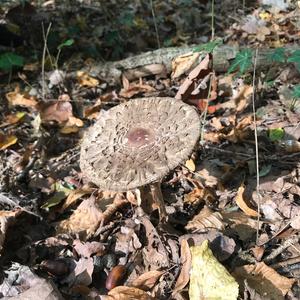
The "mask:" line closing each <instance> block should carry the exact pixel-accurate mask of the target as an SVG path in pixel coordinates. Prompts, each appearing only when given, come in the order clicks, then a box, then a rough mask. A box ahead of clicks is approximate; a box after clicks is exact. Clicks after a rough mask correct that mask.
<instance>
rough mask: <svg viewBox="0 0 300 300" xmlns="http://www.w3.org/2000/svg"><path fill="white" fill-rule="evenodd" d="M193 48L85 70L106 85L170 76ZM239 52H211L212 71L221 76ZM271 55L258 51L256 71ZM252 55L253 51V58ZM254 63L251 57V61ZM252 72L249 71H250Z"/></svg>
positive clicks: (158, 52) (230, 48)
mask: <svg viewBox="0 0 300 300" xmlns="http://www.w3.org/2000/svg"><path fill="white" fill-rule="evenodd" d="M194 49H195V46H185V47H170V48H162V49H158V50H154V51H149V52H145V53H142V54H140V55H136V56H133V57H129V58H126V59H123V60H120V61H116V62H106V63H99V64H96V65H93V66H90V67H86V68H85V69H84V71H85V72H88V73H89V74H90V75H91V76H95V77H99V78H102V79H104V80H106V81H113V82H120V80H121V76H122V75H125V76H126V78H127V79H128V80H135V79H138V78H140V77H145V76H148V75H157V74H161V73H162V72H166V73H170V72H171V68H172V60H173V59H174V58H176V57H177V56H179V55H183V54H186V53H188V52H192V51H193V50H194ZM296 49H299V46H298V45H290V46H287V47H285V50H286V53H287V54H290V53H291V52H292V51H294V50H296ZM240 50H241V49H239V47H233V46H227V45H222V46H219V47H217V48H215V50H214V52H213V57H214V70H215V71H216V72H217V73H223V72H226V71H227V70H228V67H229V66H230V61H232V60H233V59H234V58H235V57H236V55H237V54H238V52H239V51H240ZM272 51H274V49H271V48H268V49H266V48H259V49H258V55H257V62H256V65H257V69H258V70H266V69H268V68H269V67H270V66H271V65H272V64H273V63H272V62H271V61H270V59H268V56H269V55H270V54H271V53H272ZM254 53H255V51H254V50H253V56H254ZM253 59H254V57H253ZM250 70H251V69H250Z"/></svg>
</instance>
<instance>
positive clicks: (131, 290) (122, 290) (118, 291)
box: [108, 286, 155, 300]
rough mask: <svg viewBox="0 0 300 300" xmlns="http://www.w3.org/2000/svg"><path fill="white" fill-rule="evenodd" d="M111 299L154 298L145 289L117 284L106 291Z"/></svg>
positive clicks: (148, 299) (146, 299) (138, 299)
mask: <svg viewBox="0 0 300 300" xmlns="http://www.w3.org/2000/svg"><path fill="white" fill-rule="evenodd" d="M108 296H110V297H112V300H155V298H152V297H151V296H150V295H148V294H147V293H146V292H145V291H143V290H140V289H138V288H135V287H128V286H117V287H115V288H114V289H112V290H110V291H109V292H108Z"/></svg>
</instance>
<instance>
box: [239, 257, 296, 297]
mask: <svg viewBox="0 0 300 300" xmlns="http://www.w3.org/2000/svg"><path fill="white" fill-rule="evenodd" d="M233 276H234V277H235V278H236V280H237V281H239V282H240V284H241V287H243V281H244V280H245V279H246V280H247V282H248V284H249V286H250V287H251V288H254V289H255V290H256V291H257V292H258V293H259V294H260V295H261V296H266V297H268V299H276V300H277V299H278V300H280V299H282V300H283V299H284V296H285V295H286V294H287V292H288V291H289V290H290V289H291V287H292V285H293V284H294V282H295V279H290V278H286V277H284V276H281V275H279V274H278V273H277V272H276V271H275V270H274V269H272V268H271V267H268V266H267V265H266V264H265V263H263V262H260V263H258V264H256V265H245V266H242V267H238V268H236V269H235V270H234V272H233Z"/></svg>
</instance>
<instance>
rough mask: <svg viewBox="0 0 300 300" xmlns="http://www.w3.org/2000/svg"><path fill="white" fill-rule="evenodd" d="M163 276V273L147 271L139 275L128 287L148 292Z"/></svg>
mask: <svg viewBox="0 0 300 300" xmlns="http://www.w3.org/2000/svg"><path fill="white" fill-rule="evenodd" d="M163 274H164V271H158V270H153V271H149V272H146V273H144V274H142V275H140V276H139V277H138V278H136V279H135V280H134V281H133V282H132V283H131V284H130V285H131V286H133V287H136V288H140V289H142V290H144V291H148V290H150V289H152V288H153V287H154V285H155V284H156V282H157V280H158V279H159V278H160V276H161V275H163Z"/></svg>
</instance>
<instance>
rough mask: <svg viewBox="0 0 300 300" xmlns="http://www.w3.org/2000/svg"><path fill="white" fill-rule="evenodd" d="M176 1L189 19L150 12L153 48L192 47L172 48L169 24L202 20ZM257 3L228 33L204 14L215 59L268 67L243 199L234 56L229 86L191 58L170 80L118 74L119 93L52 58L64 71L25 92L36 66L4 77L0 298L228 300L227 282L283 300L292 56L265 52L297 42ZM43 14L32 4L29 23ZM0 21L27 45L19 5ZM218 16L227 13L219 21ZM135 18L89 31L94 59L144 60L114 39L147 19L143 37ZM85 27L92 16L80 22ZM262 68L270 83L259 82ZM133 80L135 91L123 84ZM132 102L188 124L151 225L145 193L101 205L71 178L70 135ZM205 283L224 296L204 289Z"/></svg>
mask: <svg viewBox="0 0 300 300" xmlns="http://www.w3.org/2000/svg"><path fill="white" fill-rule="evenodd" d="M191 2H193V5H196V6H195V8H194V9H193V10H186V7H178V6H177V5H178V4H175V3H171V2H169V1H168V3H167V4H166V3H160V4H159V3H155V5H154V6H155V7H154V8H155V10H156V11H157V12H161V13H162V14H167V15H168V18H167V19H168V22H166V23H164V22H165V21H163V20H161V21H159V22H162V24H163V25H162V27H160V34H161V35H162V36H164V35H166V34H170V33H174V37H173V40H170V41H169V43H171V44H172V43H175V44H176V45H179V44H180V43H181V41H184V39H185V38H187V41H189V42H192V41H193V42H196V43H197V44H199V43H203V42H205V41H207V40H208V38H207V37H206V36H205V35H204V34H203V36H202V37H201V38H203V39H202V40H201V39H200V40H199V39H198V40H193V36H194V34H190V33H188V34H187V36H186V37H185V36H184V35H182V32H181V31H182V30H184V26H183V25H182V24H185V22H182V21H183V20H184V17H185V14H187V13H188V15H189V16H190V14H191V12H196V13H197V14H196V15H197V17H198V16H199V15H200V11H202V12H203V11H205V5H204V6H203V7H202V6H201V5H202V4H201V5H200V4H199V3H197V4H195V3H194V2H195V1H191ZM262 2H264V4H265V5H266V6H257V7H256V8H251V9H250V7H248V8H247V10H245V11H244V12H243V16H242V20H241V21H239V22H236V23H234V24H231V25H230V26H227V25H228V22H229V19H230V18H228V20H227V18H226V20H221V19H219V16H220V15H222V13H220V14H219V13H218V14H217V15H216V20H217V32H218V34H220V35H222V34H226V43H227V45H228V46H230V45H237V44H239V45H244V46H245V45H247V46H263V45H268V46H269V47H274V46H275V47H280V48H277V51H276V53H275V54H273V55H272V56H271V58H270V59H271V60H272V63H273V65H272V68H271V69H270V70H269V71H268V70H263V71H261V72H260V71H259V72H258V75H257V76H258V77H259V78H258V80H257V81H258V83H257V86H256V90H255V96H256V103H255V104H256V118H257V120H256V126H257V135H258V147H259V156H258V159H259V170H258V171H259V176H260V178H259V179H260V186H259V194H257V191H256V172H257V170H256V165H255V158H256V156H255V142H254V129H255V124H254V120H253V113H252V112H251V106H252V96H253V92H254V89H253V86H252V83H251V80H249V77H248V75H247V72H248V70H250V69H251V68H250V67H251V65H252V62H251V59H252V55H253V52H251V51H250V50H249V49H248V50H247V49H245V50H244V51H242V52H240V53H239V54H238V55H237V56H236V57H235V59H234V60H233V61H232V62H231V67H230V68H229V69H228V68H227V70H228V73H229V72H231V71H232V72H233V71H235V74H233V75H232V74H218V73H215V72H214V60H215V59H217V58H216V57H214V54H213V52H212V51H211V50H209V51H208V50H207V51H206V52H205V49H204V48H203V47H202V48H201V47H198V50H197V49H196V50H195V51H194V52H188V53H186V54H184V55H180V56H178V57H177V58H176V59H174V60H173V61H172V66H171V70H168V69H167V68H165V67H162V66H161V65H160V64H149V65H148V66H147V67H146V68H144V70H143V68H139V69H133V70H126V71H124V72H123V76H120V79H122V80H120V82H122V86H120V85H119V84H117V83H116V82H111V81H109V80H108V78H106V77H105V76H104V77H103V76H95V74H89V73H88V72H87V71H86V69H85V68H84V67H86V66H87V65H88V64H90V63H91V61H92V60H91V61H90V62H88V61H84V60H83V59H82V58H80V57H78V59H77V58H75V57H71V56H70V57H68V55H66V56H63V57H62V58H60V60H59V61H63V60H65V61H66V62H67V63H69V65H68V64H66V65H68V68H67V67H66V65H62V66H61V67H59V68H56V69H51V60H52V63H53V58H51V57H50V56H49V57H47V60H46V61H45V67H46V69H47V70H46V74H45V80H46V83H42V81H41V80H40V78H41V74H40V73H41V72H40V70H39V67H34V68H29V66H30V64H29V63H26V64H25V65H24V68H23V69H22V65H23V63H22V64H20V63H18V61H16V62H15V63H14V62H13V64H12V66H11V67H12V68H15V67H19V68H20V69H19V71H20V72H19V74H18V77H15V76H13V77H12V78H11V79H12V82H13V85H7V84H3V85H2V84H1V86H3V87H4V88H3V92H1V93H2V96H3V101H4V102H5V103H4V104H3V105H2V106H1V108H0V113H1V122H0V168H1V174H0V200H1V201H0V205H1V216H0V225H1V226H0V227H1V228H0V246H1V247H0V248H1V252H0V255H1V263H2V265H3V273H2V274H1V275H2V278H3V281H2V283H1V284H0V292H1V293H2V294H1V296H4V297H12V299H14V298H15V299H18V298H19V297H23V298H26V297H28V298H30V297H31V298H33V297H36V295H37V294H39V295H41V299H63V298H70V299H75V298H80V297H81V298H83V299H86V298H88V299H110V300H112V299H181V300H184V299H186V300H187V299H199V298H201V297H203V299H209V298H211V297H215V294H214V295H211V294H210V293H212V292H217V293H219V294H221V295H222V297H223V299H225V298H226V296H225V295H227V294H228V295H230V296H228V299H237V297H238V296H237V294H238V290H237V282H238V284H239V289H240V291H239V293H240V297H242V296H243V295H244V296H245V297H247V299H260V298H263V297H265V298H266V299H284V297H286V296H287V295H288V297H290V298H293V297H294V298H297V297H299V295H298V294H297V289H299V283H298V281H299V280H298V279H299V273H300V272H299V258H298V257H299V247H300V245H299V238H298V230H299V228H300V226H299V223H300V222H299V217H300V211H299V194H300V189H299V165H298V156H299V153H300V150H299V149H300V147H299V138H300V131H299V123H300V120H299V107H298V105H297V102H295V100H294V99H295V98H297V97H298V96H299V95H298V94H299V93H297V92H298V87H297V85H296V86H294V88H291V85H295V84H297V78H298V79H299V55H298V54H299V53H298V52H297V50H296V51H294V52H292V54H291V56H290V57H288V58H287V57H286V55H287V54H286V52H285V51H283V50H279V49H283V47H284V45H285V44H287V43H288V42H295V41H297V40H298V36H297V35H298V32H299V22H298V23H297V13H298V10H299V8H297V7H293V6H290V7H289V6H288V4H286V3H284V6H282V3H281V1H275V2H276V3H275V4H274V3H271V2H272V1H262ZM266 2H268V3H266ZM273 2H274V1H273ZM270 3H271V5H273V6H271V7H270V6H268V5H270ZM227 4H228V5H221V6H222V7H220V5H219V4H217V3H216V9H220V11H219V12H224V10H225V11H226V9H227V12H226V14H228V10H230V9H231V8H232V4H231V3H227ZM103 5H105V6H106V11H109V12H110V13H111V14H112V15H113V14H115V13H116V11H121V10H122V8H123V4H120V5H121V6H122V8H119V9H112V7H113V4H103ZM132 5H133V6H135V5H137V7H138V4H132ZM185 5H187V6H188V5H189V4H185ZM50 6H51V3H47V4H46V3H45V7H44V9H45V11H47V9H48V8H50ZM168 6H174V9H173V10H171V11H170V9H169V7H168ZM275 6H276V7H277V8H276V7H275ZM93 9H95V8H93ZM239 9H240V8H239ZM6 10H7V12H8V13H7V16H6V17H7V18H8V19H10V22H13V23H15V24H16V26H18V27H19V30H21V32H22V33H23V35H24V38H25V39H26V38H28V33H26V30H25V31H24V28H25V27H26V26H24V24H28V17H29V18H31V17H33V16H36V14H37V11H38V9H36V8H35V7H34V6H33V5H31V4H29V3H27V2H26V1H25V5H24V6H16V7H15V8H6ZM92 11H93V10H92ZM150 11H151V10H150ZM233 11H235V8H234V10H232V11H230V12H229V14H232V15H231V16H232V20H235V19H236V15H235V14H234V13H233ZM139 13H140V14H144V16H142V15H141V16H142V17H141V18H140V17H134V19H131V14H130V13H129V14H125V15H122V16H118V17H117V18H116V20H118V24H119V27H120V30H121V29H124V28H125V31H124V32H125V33H124V32H122V31H120V32H119V37H118V34H115V33H113V32H111V31H109V30H108V29H107V28H106V27H105V28H103V29H101V28H100V27H101V26H100V27H99V26H98V28H97V30H96V28H94V30H95V31H93V32H94V33H95V32H97V34H100V35H101V37H102V41H101V43H102V45H101V51H103V52H102V54H103V56H104V57H106V58H107V57H110V58H112V57H118V55H120V53H121V50H122V49H120V48H118V47H117V45H119V46H120V45H122V43H121V40H118V39H119V38H120V37H122V38H123V43H126V45H127V46H128V54H131V55H132V54H133V53H134V51H135V49H133V48H139V47H141V45H143V44H144V45H145V42H142V38H141V37H140V35H139V34H138V33H137V31H135V33H137V34H135V35H134V39H132V37H129V36H128V34H129V33H131V34H132V32H133V31H132V30H133V29H132V27H130V26H138V28H139V31H140V32H145V31H146V30H147V32H150V31H151V30H149V27H147V26H148V25H147V20H149V18H150V20H151V22H152V17H153V16H152V14H150V15H149V14H148V13H146V12H145V11H143V10H140V8H139ZM235 13H240V11H239V12H235ZM223 15H224V14H223ZM85 17H86V18H90V17H92V18H94V17H95V15H94V14H93V13H91V12H90V11H86V16H85ZM143 17H144V19H143ZM203 17H204V18H205V14H203ZM55 18H58V19H60V18H61V17H60V16H59V15H58V14H56V15H55ZM66 19H67V18H66ZM223 19H225V18H223ZM60 20H61V19H60ZM131 21H132V22H131ZM32 22H36V21H35V20H34V18H33V21H32ZM74 22H75V23H74V24H75V27H76V26H79V27H78V28H81V29H80V30H82V29H83V28H86V26H87V20H86V19H85V18H83V17H82V16H80V17H78V20H76V21H74ZM190 22H191V20H189V21H186V25H185V26H186V28H192V31H193V32H194V28H195V27H197V28H198V26H199V25H200V23H201V22H192V23H190ZM58 23H59V22H58ZM77 23H78V24H77ZM100 23H101V24H103V21H102V22H99V24H100ZM207 23H210V19H208V20H207ZM74 24H73V25H74ZM130 24H134V25H130ZM151 24H152V23H151ZM174 24H175V25H176V26H173V25H174ZM73 25H72V26H73ZM103 26H106V25H103ZM126 26H129V27H126ZM190 26H191V27H190ZM226 26H227V27H226ZM23 27H24V28H23ZM38 27H39V26H37V28H38ZM181 27H182V28H181ZM174 28H175V29H174ZM186 28H185V29H186ZM135 29H136V28H135ZM174 30H175V31H174ZM60 31H61V32H60V34H61V36H63V35H64V31H63V30H62V29H60ZM108 32H109V34H110V35H107V33H108ZM209 32H210V29H209V30H208V31H207V33H208V34H209ZM94 33H88V32H87V33H86V34H87V37H85V42H89V39H91V41H94V37H92V38H91V36H90V34H94ZM153 33H154V31H153ZM153 33H152V32H151V34H153ZM26 34H27V35H26ZM102 34H103V35H102ZM122 35H123V36H122ZM82 36H83V35H82ZM125 36H126V38H125V39H124V37H125ZM33 38H34V37H33ZM78 39H79V40H80V41H81V39H82V38H81V37H78ZM153 40H155V38H154V39H153ZM165 40H167V39H165ZM66 41H68V39H66ZM132 41H134V43H133V42H132ZM149 41H151V38H150V39H149ZM149 41H148V40H147V41H146V42H147V43H148V42H149ZM27 42H29V40H28V41H27ZM73 42H74V40H73ZM73 42H72V43H69V42H65V43H64V42H63V43H60V44H59V45H58V47H59V48H57V49H59V50H61V51H62V53H63V51H65V50H66V51H67V52H66V53H71V52H68V50H67V49H65V47H66V46H67V47H72V46H73ZM39 43H41V40H40V41H39V42H37V43H36V45H37V47H39V45H38V44H39ZM109 43H110V44H109ZM132 43H133V44H134V46H136V47H132ZM74 44H75V45H76V39H75V42H74ZM82 44H83V43H82ZM171 44H170V45H171ZM164 46H167V45H164ZM214 47H215V46H214ZM216 47H218V46H216ZM146 48H147V47H146ZM149 48H153V46H151V47H149ZM200 48H201V49H200ZM206 48H209V47H208V46H207V47H206ZM78 49H79V48H78ZM95 49H96V48H95ZM111 49H114V50H113V51H111ZM123 50H124V49H123ZM82 51H84V50H82ZM118 51H119V52H118ZM11 57H12V58H13V57H14V56H11ZM89 59H90V57H89ZM5 63H6V65H7V61H6V62H5ZM93 63H95V61H94V62H92V64H93ZM0 65H1V63H0ZM31 65H32V66H33V65H35V66H36V65H37V66H39V63H36V62H32V63H31ZM69 66H70V67H71V69H72V68H73V70H72V71H74V72H71V71H70V69H69ZM74 66H75V67H74ZM273 67H276V68H278V70H279V71H278V70H277V71H276V72H273ZM81 69H84V71H82V70H81ZM171 73H172V74H171ZM245 73H246V74H245ZM13 74H14V73H13ZM29 74H30V75H29ZM136 74H138V77H140V79H139V80H135V79H134V78H136V77H135V75H136ZM149 74H150V76H149ZM2 75H3V74H2V73H1V76H2ZM34 75H35V76H36V78H34V77H33V76H34ZM121 75H122V74H121ZM106 79H107V81H106ZM43 93H44V94H43ZM138 96H144V97H156V96H169V97H170V96H171V97H174V98H177V99H181V100H183V101H184V102H186V103H188V104H190V105H193V106H194V107H195V109H197V110H198V111H199V114H201V115H202V117H203V118H202V132H201V136H202V138H201V143H200V145H199V148H197V149H195V151H194V153H193V154H192V156H191V157H190V158H189V159H188V160H187V161H186V163H185V164H183V165H181V166H179V167H177V168H176V169H175V170H174V171H172V172H170V174H169V175H168V176H167V177H166V178H164V179H163V182H162V193H163V196H164V199H165V206H166V211H167V214H168V222H167V223H166V224H160V223H159V222H158V212H157V204H156V203H153V201H152V200H151V197H150V196H149V195H150V191H149V189H148V187H147V186H145V187H142V188H141V189H140V190H134V191H129V192H127V193H115V192H108V191H101V190H99V189H98V188H97V187H96V186H93V185H91V184H89V183H88V182H86V180H85V178H84V177H83V176H82V173H81V170H80V168H79V165H78V160H79V148H80V139H81V137H82V134H83V133H84V131H85V130H86V128H88V127H90V125H91V124H92V123H94V121H95V119H97V118H98V117H99V113H100V112H101V113H102V112H104V111H105V110H107V109H109V108H111V107H113V106H115V105H117V104H119V103H122V102H126V101H130V100H131V99H133V98H135V97H138ZM137 113H138V112H137ZM2 116H3V118H2ZM4 199H9V201H5V200H4ZM258 207H260V211H259V212H258V210H257V208H258ZM258 216H259V218H260V220H259V222H258V220H257V218H258ZM257 230H258V234H259V239H258V241H256V235H257ZM199 249H200V250H199ZM202 265H203V267H201V266H202ZM212 275H215V276H216V277H214V278H212V277H211V276H212ZM222 280H223V281H222ZM206 281H207V282H208V283H209V284H212V285H215V287H216V286H217V285H218V284H220V282H226V283H228V286H226V285H223V286H222V287H218V288H215V289H213V288H210V289H207V286H203V282H206ZM228 291H229V292H228ZM188 294H189V296H188ZM226 299H227V298H226Z"/></svg>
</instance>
